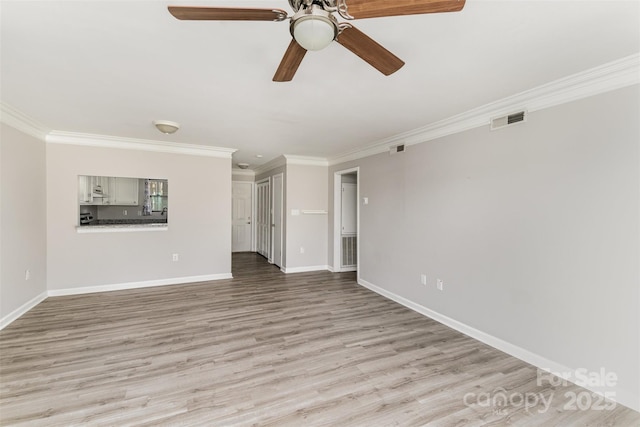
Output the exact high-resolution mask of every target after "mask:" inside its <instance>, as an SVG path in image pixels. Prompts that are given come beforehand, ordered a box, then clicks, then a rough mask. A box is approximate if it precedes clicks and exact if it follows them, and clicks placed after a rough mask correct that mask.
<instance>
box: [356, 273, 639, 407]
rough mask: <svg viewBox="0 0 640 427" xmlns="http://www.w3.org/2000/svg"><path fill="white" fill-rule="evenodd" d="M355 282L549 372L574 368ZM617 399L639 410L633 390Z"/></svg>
mask: <svg viewBox="0 0 640 427" xmlns="http://www.w3.org/2000/svg"><path fill="white" fill-rule="evenodd" d="M358 284H359V285H361V286H364V287H365V288H367V289H369V290H371V291H373V292H375V293H377V294H379V295H382V296H383V297H385V298H388V299H390V300H392V301H395V302H397V303H398V304H400V305H403V306H405V307H407V308H409V309H411V310H413V311H415V312H417V313H420V314H422V315H423V316H426V317H429V318H430V319H433V320H435V321H436V322H439V323H442V324H443V325H445V326H448V327H450V328H452V329H455V330H456V331H458V332H461V333H463V334H465V335H467V336H469V337H471V338H473V339H475V340H478V341H480V342H482V343H484V344H487V345H489V346H491V347H493V348H496V349H498V350H500V351H502V352H504V353H507V354H509V355H511V356H513V357H516V358H518V359H520V360H523V361H525V362H527V363H529V364H531V365H533V366H535V367H537V368H539V369H541V370H543V371H546V372H552V373H566V372H573V373H575V372H576V369H572V368H569V367H567V366H564V365H562V364H560V363H557V362H555V361H553V360H550V359H547V358H546V357H543V356H540V355H539V354H536V353H534V352H532V351H529V350H526V349H524V348H522V347H519V346H517V345H515V344H512V343H510V342H508V341H504V340H502V339H500V338H497V337H495V336H493V335H490V334H488V333H486V332H483V331H480V330H478V329H476V328H474V327H472V326H469V325H467V324H465V323H462V322H459V321H457V320H455V319H452V318H450V317H448V316H445V315H444V314H440V313H438V312H437V311H433V310H431V309H428V308H427V307H425V306H423V305H420V304H418V303H415V302H413V301H411V300H409V299H407V298H404V297H401V296H400V295H397V294H395V293H393V292H390V291H388V290H386V289H383V288H381V287H379V286H376V285H374V284H372V283H370V282H367V281H366V280H364V279H361V278H358ZM576 378H581V376H580V375H571V376H570V377H569V378H566V379H567V380H569V381H570V382H573V381H571V380H572V379H576ZM579 385H580V386H581V387H584V388H586V389H588V390H590V391H592V392H594V393H597V394H599V395H602V392H601V391H600V390H597V389H594V388H591V387H587V386H585V385H583V384H579ZM612 400H614V401H616V402H617V403H620V404H622V405H624V406H627V407H629V408H631V409H633V410H635V411H640V404H639V402H640V399H639V396H635V395H633V393H630V392H627V391H625V390H623V389H620V388H618V389H617V390H616V393H615V398H614V399H612Z"/></svg>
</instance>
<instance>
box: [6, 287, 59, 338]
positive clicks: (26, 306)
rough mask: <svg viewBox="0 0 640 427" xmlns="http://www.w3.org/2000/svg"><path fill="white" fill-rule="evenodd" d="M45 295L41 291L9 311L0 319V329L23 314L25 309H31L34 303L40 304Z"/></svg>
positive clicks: (45, 293) (45, 297)
mask: <svg viewBox="0 0 640 427" xmlns="http://www.w3.org/2000/svg"><path fill="white" fill-rule="evenodd" d="M47 296H48V295H47V292H43V293H41V294H40V295H38V296H36V297H34V298H32V299H30V300H29V301H27V302H26V303H24V304H22V305H21V306H20V307H18V308H16V309H15V310H13V311H12V312H11V313H9V314H7V315H6V316H4V317H3V318H2V319H0V330H2V329H4V328H5V327H6V326H9V324H10V323H11V322H13V321H14V320H16V319H17V318H19V317H20V316H22V315H23V314H25V313H26V312H27V311H29V310H31V309H32V308H33V307H35V306H36V305H38V304H40V303H41V302H42V301H44V300H46V299H47Z"/></svg>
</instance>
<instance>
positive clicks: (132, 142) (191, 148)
mask: <svg viewBox="0 0 640 427" xmlns="http://www.w3.org/2000/svg"><path fill="white" fill-rule="evenodd" d="M46 141H47V143H48V144H70V145H82V146H88V147H104V148H120V149H125V150H140V151H154V152H158V153H174V154H188V155H193V156H205V157H221V158H224V159H230V158H231V155H232V154H233V153H234V152H236V151H237V150H236V149H234V148H224V147H210V146H207V145H196V144H183V143H178V142H169V141H155V140H147V139H136V138H122V137H116V136H108V135H94V134H88V133H77V132H63V131H57V130H54V131H51V132H49V134H48V135H47V137H46Z"/></svg>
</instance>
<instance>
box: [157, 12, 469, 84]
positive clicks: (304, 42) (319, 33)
mask: <svg viewBox="0 0 640 427" xmlns="http://www.w3.org/2000/svg"><path fill="white" fill-rule="evenodd" d="M289 4H290V5H291V8H292V9H293V10H294V12H295V13H294V14H293V16H291V17H289V16H287V12H285V11H284V10H282V9H256V8H234V7H195V6H169V12H170V13H171V14H172V15H173V16H174V17H176V18H177V19H181V20H200V21H202V20H210V21H276V22H279V21H284V20H285V19H289V20H290V21H291V22H290V24H289V31H290V32H291V36H292V37H293V40H291V43H290V44H289V47H288V49H287V51H286V52H285V54H284V57H283V58H282V61H281V62H280V66H279V67H278V69H277V70H276V74H275V75H274V76H273V81H275V82H288V81H291V80H292V79H293V76H294V75H295V73H296V71H297V70H298V67H299V66H300V62H302V58H304V55H305V54H306V53H307V51H308V50H321V49H324V48H325V47H327V46H328V45H329V44H330V43H331V42H332V41H334V40H335V41H337V42H338V43H340V44H341V45H342V46H344V47H346V48H347V49H349V50H350V51H351V52H353V53H355V54H356V55H358V56H359V57H360V58H362V59H363V60H364V61H366V62H367V63H369V64H370V65H371V66H373V67H374V68H375V69H377V70H378V71H380V72H381V73H382V74H384V75H386V76H388V75H390V74H392V73H394V72H396V71H398V70H399V69H400V68H401V67H402V66H403V65H404V62H403V61H402V60H401V59H400V58H398V57H397V56H395V55H394V54H393V53H391V52H389V51H388V50H387V49H385V48H384V47H382V46H381V45H380V44H378V43H377V42H376V41H374V40H373V39H371V38H370V37H369V36H367V35H366V34H365V33H363V32H362V31H360V30H358V29H357V28H355V27H354V26H353V25H351V24H350V23H348V22H339V21H338V19H337V18H336V16H335V14H336V13H337V14H338V15H339V16H340V17H342V18H344V19H346V20H353V19H363V18H378V17H384V16H397V15H419V14H423V13H440V12H458V11H460V10H462V8H463V7H464V4H465V0H289Z"/></svg>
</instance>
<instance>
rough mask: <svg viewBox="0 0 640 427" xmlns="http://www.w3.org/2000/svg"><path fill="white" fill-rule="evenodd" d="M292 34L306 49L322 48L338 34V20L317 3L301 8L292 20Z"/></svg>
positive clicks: (290, 28)
mask: <svg viewBox="0 0 640 427" xmlns="http://www.w3.org/2000/svg"><path fill="white" fill-rule="evenodd" d="M289 30H290V31H291V35H292V36H293V38H294V39H296V41H297V42H298V44H299V45H300V46H302V47H303V48H305V49H306V50H322V49H324V48H325V47H327V46H329V44H331V42H332V41H334V40H335V38H336V37H337V36H338V21H337V20H336V18H334V17H333V15H332V14H331V13H329V12H327V11H326V10H324V9H322V8H321V7H320V6H318V5H316V4H312V5H311V7H307V8H300V10H299V11H298V13H296V15H295V16H294V17H293V19H292V20H291V26H290V27H289Z"/></svg>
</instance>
